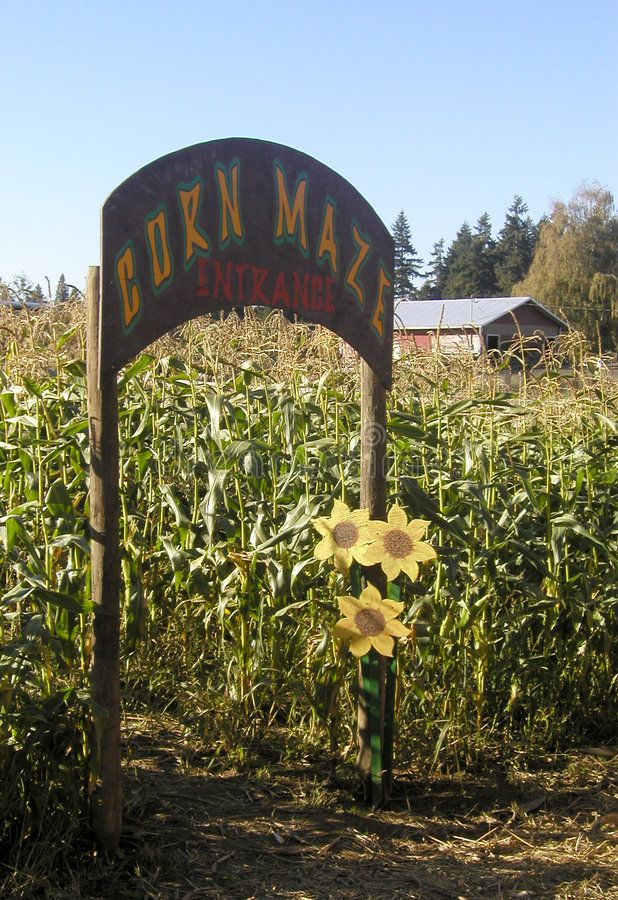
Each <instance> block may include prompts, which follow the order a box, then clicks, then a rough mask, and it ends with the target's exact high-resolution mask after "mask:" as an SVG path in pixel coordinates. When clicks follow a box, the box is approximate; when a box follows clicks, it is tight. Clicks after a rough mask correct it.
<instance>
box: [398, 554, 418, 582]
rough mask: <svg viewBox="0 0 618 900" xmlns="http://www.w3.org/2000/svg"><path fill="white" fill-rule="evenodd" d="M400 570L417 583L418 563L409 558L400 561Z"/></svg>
mask: <svg viewBox="0 0 618 900" xmlns="http://www.w3.org/2000/svg"><path fill="white" fill-rule="evenodd" d="M401 569H402V571H403V572H405V573H406V575H407V576H408V578H410V579H411V580H412V581H418V563H417V562H415V560H414V559H410V557H409V556H408V557H406V559H402V560H401Z"/></svg>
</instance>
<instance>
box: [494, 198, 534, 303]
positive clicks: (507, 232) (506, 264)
mask: <svg viewBox="0 0 618 900" xmlns="http://www.w3.org/2000/svg"><path fill="white" fill-rule="evenodd" d="M527 212H528V207H527V205H526V204H525V203H524V201H523V199H522V198H521V197H520V196H519V194H516V195H515V198H514V199H513V203H512V204H511V206H510V207H509V210H508V212H507V214H506V218H505V222H504V227H503V228H502V231H501V232H500V234H499V235H498V244H497V246H496V281H497V288H498V291H499V292H500V294H501V295H502V296H505V297H508V296H510V295H511V291H512V289H513V285H514V284H515V283H516V282H518V281H521V280H522V278H525V277H526V274H527V273H528V269H529V268H530V265H531V263H532V258H533V256H534V248H535V245H536V240H537V231H536V228H535V226H534V223H533V221H532V219H531V218H530V216H527V215H526V213H527Z"/></svg>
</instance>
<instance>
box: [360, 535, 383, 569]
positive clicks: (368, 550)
mask: <svg viewBox="0 0 618 900" xmlns="http://www.w3.org/2000/svg"><path fill="white" fill-rule="evenodd" d="M385 553H386V550H385V549H384V544H383V543H382V541H374V542H373V544H367V545H366V547H365V548H364V550H363V551H362V556H363V560H364V564H365V565H367V566H374V565H375V564H376V563H379V562H382V560H383V559H384V554H385Z"/></svg>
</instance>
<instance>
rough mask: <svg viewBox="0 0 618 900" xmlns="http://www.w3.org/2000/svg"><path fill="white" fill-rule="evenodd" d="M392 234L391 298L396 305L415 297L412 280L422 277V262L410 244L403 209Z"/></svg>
mask: <svg viewBox="0 0 618 900" xmlns="http://www.w3.org/2000/svg"><path fill="white" fill-rule="evenodd" d="M392 234H393V240H394V243H395V272H394V285H393V296H394V299H395V303H398V302H399V301H400V300H411V299H412V298H413V297H415V296H416V295H417V292H416V289H415V287H414V279H415V278H420V277H422V265H423V260H422V259H421V258H420V256H419V255H418V254H417V252H416V250H415V249H414V245H413V244H412V233H411V231H410V226H409V224H408V220H407V218H406V214H405V213H404V211H403V209H402V210H401V212H400V213H399V215H398V216H397V218H396V220H395V224H394V225H393V228H392Z"/></svg>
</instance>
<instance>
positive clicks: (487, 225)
mask: <svg viewBox="0 0 618 900" xmlns="http://www.w3.org/2000/svg"><path fill="white" fill-rule="evenodd" d="M474 254H475V262H476V271H475V284H474V285H471V287H473V288H474V289H473V291H471V293H470V295H471V296H474V297H495V296H496V292H497V279H496V242H495V241H494V239H493V237H492V235H491V219H490V217H489V215H488V213H483V215H482V216H480V218H479V220H478V222H477V223H476V227H475V229H474Z"/></svg>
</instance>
